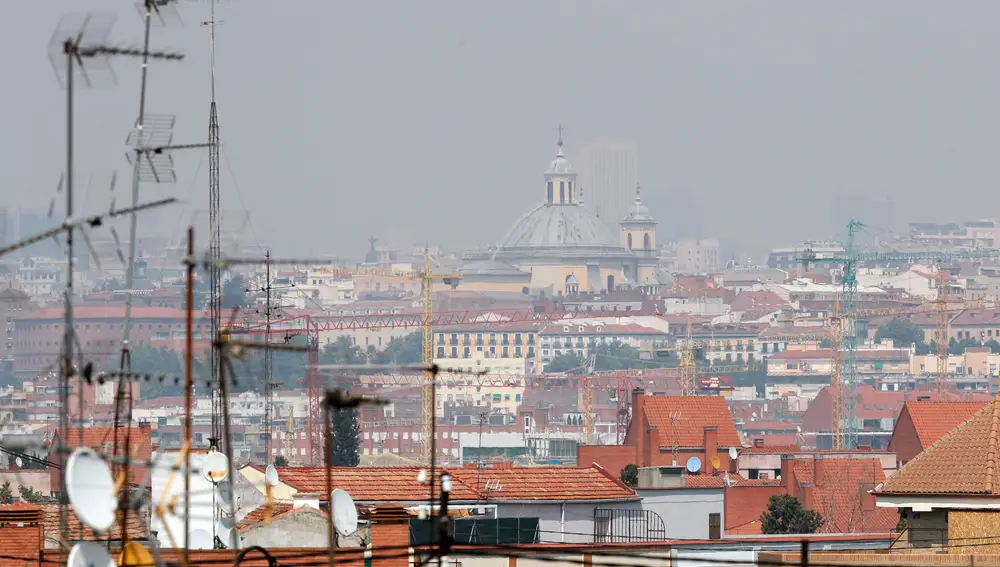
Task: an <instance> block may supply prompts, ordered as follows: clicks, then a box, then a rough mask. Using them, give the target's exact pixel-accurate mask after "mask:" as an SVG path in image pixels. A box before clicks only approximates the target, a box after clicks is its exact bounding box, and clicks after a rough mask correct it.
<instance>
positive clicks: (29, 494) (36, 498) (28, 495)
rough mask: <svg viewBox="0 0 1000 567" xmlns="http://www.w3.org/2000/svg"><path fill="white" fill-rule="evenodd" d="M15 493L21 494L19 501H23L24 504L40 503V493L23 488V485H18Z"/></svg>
mask: <svg viewBox="0 0 1000 567" xmlns="http://www.w3.org/2000/svg"><path fill="white" fill-rule="evenodd" d="M17 491H18V492H19V493H20V494H21V500H24V501H25V502H30V503H31V504H38V503H39V502H41V501H42V493H41V492H39V491H37V490H35V489H33V488H31V487H30V486H24V485H23V484H21V485H18V487H17Z"/></svg>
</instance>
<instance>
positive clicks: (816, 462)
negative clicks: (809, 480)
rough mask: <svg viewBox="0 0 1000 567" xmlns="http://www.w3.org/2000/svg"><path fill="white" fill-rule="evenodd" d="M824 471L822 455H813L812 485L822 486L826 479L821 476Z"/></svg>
mask: <svg viewBox="0 0 1000 567" xmlns="http://www.w3.org/2000/svg"><path fill="white" fill-rule="evenodd" d="M825 472H826V467H824V464H823V455H813V485H814V486H823V484H824V483H825V482H826V479H825V478H823V474H824V473H825Z"/></svg>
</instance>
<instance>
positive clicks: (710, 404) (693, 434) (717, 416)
mask: <svg viewBox="0 0 1000 567" xmlns="http://www.w3.org/2000/svg"><path fill="white" fill-rule="evenodd" d="M642 403H643V408H644V412H645V414H646V419H647V420H648V421H649V424H650V425H651V426H652V427H656V428H657V430H658V434H659V437H660V445H659V446H660V447H671V446H673V444H674V441H675V440H676V442H677V446H678V447H703V446H704V444H705V427H706V426H711V425H714V426H716V427H718V428H719V430H718V444H719V446H720V447H739V446H740V445H741V443H740V436H739V434H738V433H737V432H736V426H735V425H734V424H733V416H732V415H731V414H730V413H729V406H728V405H727V404H726V399H725V398H722V397H719V396H646V397H645V399H644V400H643V402H642Z"/></svg>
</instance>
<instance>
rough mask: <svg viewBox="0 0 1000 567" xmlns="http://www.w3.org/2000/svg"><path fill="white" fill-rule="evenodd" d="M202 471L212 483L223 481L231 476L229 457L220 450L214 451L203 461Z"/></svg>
mask: <svg viewBox="0 0 1000 567" xmlns="http://www.w3.org/2000/svg"><path fill="white" fill-rule="evenodd" d="M201 473H202V474H203V475H205V479H206V480H208V482H211V483H212V484H217V483H219V482H222V481H223V480H225V479H226V477H227V476H229V459H227V458H226V456H225V455H223V454H222V453H220V452H218V451H212V452H211V453H209V454H208V455H207V456H206V457H205V460H204V461H202V463H201Z"/></svg>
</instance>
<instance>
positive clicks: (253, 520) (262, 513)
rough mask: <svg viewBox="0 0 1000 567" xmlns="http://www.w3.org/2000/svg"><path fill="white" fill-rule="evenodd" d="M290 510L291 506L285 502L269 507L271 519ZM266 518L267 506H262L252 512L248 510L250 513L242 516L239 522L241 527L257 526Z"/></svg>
mask: <svg viewBox="0 0 1000 567" xmlns="http://www.w3.org/2000/svg"><path fill="white" fill-rule="evenodd" d="M291 509H292V505H291V504H289V503H287V502H275V503H274V504H272V505H271V517H272V518H273V517H274V516H277V515H278V514H284V513H285V512H287V511H289V510H291ZM266 516H267V505H266V504H262V505H260V506H258V507H256V508H254V509H253V510H250V512H249V513H248V514H247V515H246V516H243V519H242V520H240V524H241V525H243V524H247V525H250V524H257V523H260V522H263V521H264V518H265V517H266Z"/></svg>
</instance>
